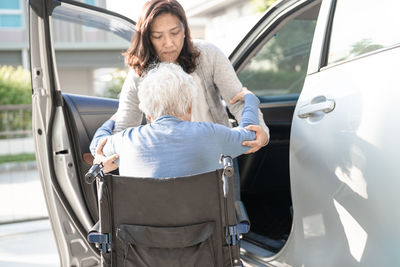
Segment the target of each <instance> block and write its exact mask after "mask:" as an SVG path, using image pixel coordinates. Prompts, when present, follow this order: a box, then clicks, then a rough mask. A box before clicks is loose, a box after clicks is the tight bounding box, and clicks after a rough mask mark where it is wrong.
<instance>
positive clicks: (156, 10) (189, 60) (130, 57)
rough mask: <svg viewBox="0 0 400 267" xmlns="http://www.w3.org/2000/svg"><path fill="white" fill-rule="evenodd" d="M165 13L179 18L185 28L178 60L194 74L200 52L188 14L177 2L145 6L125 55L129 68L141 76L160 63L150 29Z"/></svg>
mask: <svg viewBox="0 0 400 267" xmlns="http://www.w3.org/2000/svg"><path fill="white" fill-rule="evenodd" d="M164 13H169V14H172V15H175V16H177V17H178V18H179V20H180V21H181V22H182V25H183V27H184V31H185V32H184V33H185V34H184V35H185V37H184V41H183V47H182V51H181V53H180V54H179V56H178V60H177V61H178V63H179V65H180V66H181V67H182V68H183V70H184V71H185V72H187V73H192V72H193V71H194V70H195V69H196V58H197V57H198V56H199V55H200V52H199V51H198V50H197V49H196V48H195V47H194V45H193V43H192V39H191V37H190V30H189V26H188V23H187V19H186V14H185V11H184V10H183V8H182V6H181V5H180V4H179V3H178V1H176V0H151V1H148V2H146V3H145V4H144V5H143V9H142V12H141V15H140V17H139V20H138V22H137V25H136V33H135V34H134V36H133V38H132V44H131V47H130V48H129V49H128V50H127V51H126V52H125V53H124V54H123V55H124V56H125V61H126V63H127V64H128V66H130V67H132V68H133V69H134V70H135V71H136V73H137V74H139V76H141V75H142V74H143V72H144V71H145V70H146V69H147V68H148V67H149V65H151V64H153V63H157V62H158V61H159V60H158V58H157V54H156V51H155V49H154V47H153V44H152V43H151V40H150V29H151V24H152V23H153V21H154V19H155V18H156V17H157V16H159V15H161V14H164Z"/></svg>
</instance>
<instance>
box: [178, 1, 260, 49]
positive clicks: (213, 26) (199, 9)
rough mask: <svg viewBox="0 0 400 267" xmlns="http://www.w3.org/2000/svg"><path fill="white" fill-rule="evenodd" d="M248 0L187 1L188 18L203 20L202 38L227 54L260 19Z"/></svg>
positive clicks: (190, 19)
mask: <svg viewBox="0 0 400 267" xmlns="http://www.w3.org/2000/svg"><path fill="white" fill-rule="evenodd" d="M254 10H255V7H254V5H253V4H252V3H251V0H200V1H196V2H195V4H192V5H188V7H187V9H186V14H187V16H188V18H189V24H191V21H197V22H203V23H204V25H203V26H204V30H203V31H204V33H203V34H204V39H205V40H208V41H210V42H212V43H214V44H215V45H217V46H218V47H219V48H221V50H222V51H223V52H224V53H225V54H226V55H227V56H229V55H230V53H231V52H232V51H233V49H235V47H236V45H238V44H239V42H240V41H241V40H242V39H243V37H244V36H245V35H246V33H247V32H248V31H249V30H250V29H251V28H252V26H253V25H254V24H255V23H256V22H257V21H258V20H259V19H260V17H261V16H262V14H261V13H256V12H255V11H254Z"/></svg>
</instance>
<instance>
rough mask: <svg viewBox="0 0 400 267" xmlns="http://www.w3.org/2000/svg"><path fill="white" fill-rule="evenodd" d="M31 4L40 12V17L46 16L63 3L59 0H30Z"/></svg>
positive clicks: (37, 12)
mask: <svg viewBox="0 0 400 267" xmlns="http://www.w3.org/2000/svg"><path fill="white" fill-rule="evenodd" d="M29 5H30V6H31V7H32V9H33V10H34V11H35V12H36V14H38V16H39V17H41V18H44V17H45V15H46V16H49V15H51V14H52V13H53V10H54V9H55V8H56V7H57V6H59V5H61V3H60V2H58V1H47V0H36V1H33V0H29Z"/></svg>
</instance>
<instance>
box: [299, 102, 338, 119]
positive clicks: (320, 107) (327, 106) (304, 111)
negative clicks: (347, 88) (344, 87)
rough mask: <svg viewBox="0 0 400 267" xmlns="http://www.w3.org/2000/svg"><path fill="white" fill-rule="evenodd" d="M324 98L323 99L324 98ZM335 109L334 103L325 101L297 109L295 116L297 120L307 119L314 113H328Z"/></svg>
mask: <svg viewBox="0 0 400 267" xmlns="http://www.w3.org/2000/svg"><path fill="white" fill-rule="evenodd" d="M324 98H325V97H324ZM334 109H335V101H334V100H332V99H326V98H325V100H324V101H323V102H317V103H312V102H311V104H308V105H305V106H303V107H301V108H300V109H299V111H298V112H297V116H299V118H302V119H304V118H308V117H311V116H312V115H313V114H314V113H317V112H321V111H322V112H324V113H329V112H331V111H332V110H334Z"/></svg>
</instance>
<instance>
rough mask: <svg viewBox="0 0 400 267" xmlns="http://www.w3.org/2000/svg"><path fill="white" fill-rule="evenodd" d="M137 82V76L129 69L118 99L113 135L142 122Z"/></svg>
mask: <svg viewBox="0 0 400 267" xmlns="http://www.w3.org/2000/svg"><path fill="white" fill-rule="evenodd" d="M138 80H139V76H138V75H137V74H136V72H135V71H134V70H133V69H130V70H129V73H128V76H127V77H126V79H125V82H124V85H123V87H122V90H121V94H120V97H119V106H118V111H117V120H116V123H115V128H114V133H115V132H120V131H122V130H124V129H126V128H128V127H134V126H138V125H140V124H141V122H142V118H143V113H142V111H141V110H140V109H139V98H138V88H137V82H138Z"/></svg>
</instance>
